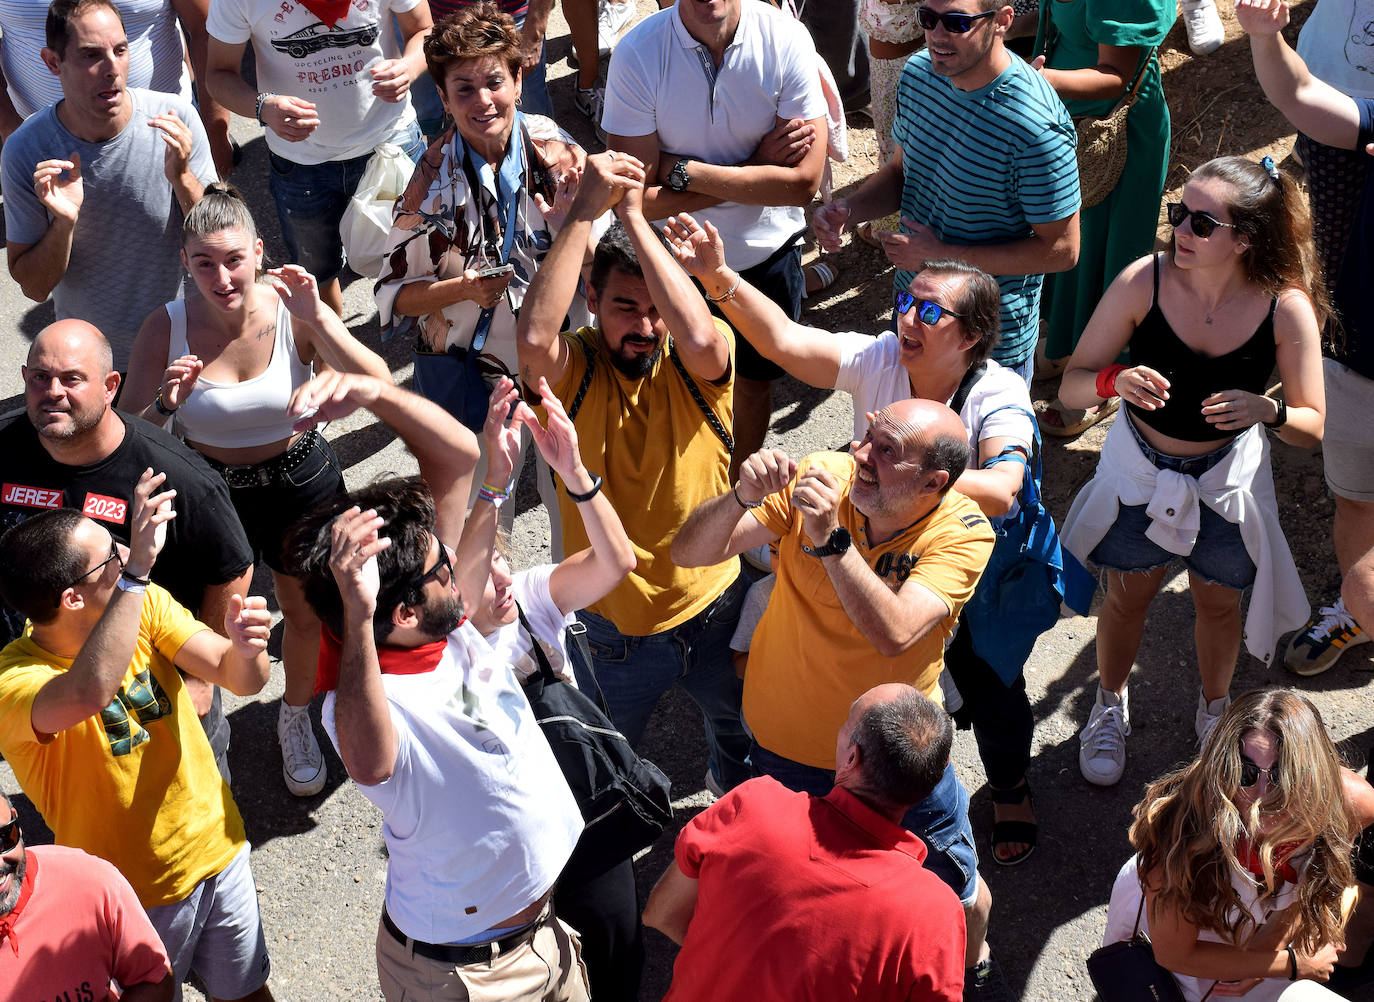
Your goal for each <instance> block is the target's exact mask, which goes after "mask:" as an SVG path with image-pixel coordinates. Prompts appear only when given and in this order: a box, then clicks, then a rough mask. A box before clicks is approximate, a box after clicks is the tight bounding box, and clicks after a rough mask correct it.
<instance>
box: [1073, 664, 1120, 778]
mask: <svg viewBox="0 0 1374 1002" xmlns="http://www.w3.org/2000/svg"><path fill="white" fill-rule="evenodd" d="M1130 733H1131V718H1130V712H1129V710H1128V709H1127V706H1126V691H1125V690H1124V689H1123V690H1122V692H1121V695H1120V696H1118V695H1117V694H1116V693H1114V692H1108V691H1107V690H1105V689H1103V688H1102V687H1101V686H1098V687H1097V701H1096V702H1095V703H1094V704H1093V712H1092V716H1090V717H1089V718H1088V726H1087V727H1085V728H1083V731H1082V732H1081V733H1080V734H1079V735H1078V741H1079V748H1078V769H1079V771H1080V772H1081V773H1083V778H1084V779H1086V780H1087V781H1088V782H1089V783H1093V784H1095V785H1097V786H1115V785H1116V783H1117V781H1118V780H1120V779H1121V774H1122V773H1123V772H1125V771H1126V735H1128V734H1130Z"/></svg>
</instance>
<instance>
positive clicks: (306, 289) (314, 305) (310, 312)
mask: <svg viewBox="0 0 1374 1002" xmlns="http://www.w3.org/2000/svg"><path fill="white" fill-rule="evenodd" d="M267 281H268V284H270V285H271V286H272V288H273V289H274V290H276V293H277V295H278V296H280V297H281V301H282V302H283V303H285V304H286V309H287V312H289V313H290V314H291V315H292V316H293V317H295V318H296V319H297V320H301V321H303V322H305V323H309V324H313V323H314V322H315V320H316V318H317V317H319V315H320V310H321V309H328V308H329V307H327V306H325V305H324V303H323V301H322V300H321V299H320V286H319V283H318V282H316V281H315V276H314V275H312V274H310V272H308V271H306V270H305V269H304V268H302V267H301V266H300V265H298V264H284V265H282V266H281V267H280V268H269V269H268V270H267Z"/></svg>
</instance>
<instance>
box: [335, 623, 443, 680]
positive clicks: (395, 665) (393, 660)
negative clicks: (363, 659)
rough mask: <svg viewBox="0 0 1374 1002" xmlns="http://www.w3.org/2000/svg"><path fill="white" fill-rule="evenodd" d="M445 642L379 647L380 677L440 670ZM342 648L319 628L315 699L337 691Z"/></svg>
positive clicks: (336, 639)
mask: <svg viewBox="0 0 1374 1002" xmlns="http://www.w3.org/2000/svg"><path fill="white" fill-rule="evenodd" d="M447 646H448V638H447V637H445V638H444V639H443V640H436V641H434V642H433V643H429V644H421V645H420V646H419V647H404V648H403V647H379V648H377V663H378V664H379V665H381V668H382V674H383V675H421V674H423V673H425V672H427V671H433V670H434V669H435V668H438V667H439V659H440V658H442V657H443V656H444V648H445V647H447ZM342 657H343V645H342V644H340V643H339V640H338V638H337V637H335V636H334V634H332V633H330V632H329V630H328V629H327V628H326V627H321V628H320V659H319V664H318V666H317V667H316V669H315V695H316V696H318V695H320V693H323V692H333V691H334V690H335V689H337V688H338V687H339V661H340V660H341V659H342Z"/></svg>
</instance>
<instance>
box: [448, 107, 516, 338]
mask: <svg viewBox="0 0 1374 1002" xmlns="http://www.w3.org/2000/svg"><path fill="white" fill-rule="evenodd" d="M453 140H454V143H455V144H457V143H462V146H463V155H462V158H461V159H462V165H463V174H464V175H465V176H466V177H467V183H468V197H469V198H475V199H477V221H478V227H479V229H481V231H482V232H481V234H480V236H481V237H482V244H483V248H482V252H483V255H484V256H485V255H486V253H487V252H488V251H489V250H492V249H494V247H495V244H494V242H493V241H492V240H491V239H490V238H489V236H488V234H490V235H492V236H494V235H495V234H497V233H500V234H501V259H500V263H501V264H506V263H507V262H508V261H509V260H510V252H511V247H512V246H514V242H515V231H516V229H517V228H518V225H517V224H518V221H519V220H518V217H519V214H520V190H521V187H522V185H521V184H520V183H518V182H517V183H513V184H512V185H511V189H510V190H509V191H506V190H505V188H504V186H503V185H502V184H501V182H502V180H503V177H504V166H505V165H504V162H503V163H500V164H495V165H492V164H488V165H487V166H488V167H490V168H491V171H492V180H493V182H494V183H495V186H496V196H497V197H496V198H491V197H490V193H489V192H488V191H487V190H486V186H485V185H483V184H482V182H481V181H480V180H479V179H478V176H477V168H476V167H475V166H474V165H473V163H472V156H471V150H470V149H469V147H468V144H467V142H466V141H465V140H464V139H463V137H462V135H461V134H460V133H459V132H458V130H457V129H456V128H455V129H454V130H453ZM508 141H509V142H510V143H511V145H512V147H513V149H512V151H511V152H512V153H514V154H515V155H516V156H517V157H518V158H519V160H518V163H519V167H520V177H521V181H524V180H526V175H527V174H528V164H526V163H525V157H526V151H525V145H526V144H525V121H524V116H523V115H522V114H521V113H520V112H519V111H517V112H516V113H515V126H514V128H512V129H511V136H510V139H509V140H508ZM509 156H510V154H507V157H509ZM484 216H485V218H486V223H485V226H483V223H482V219H483V217H484ZM495 314H496V310H495V309H494V308H492V307H484V308H483V310H482V312H481V313H480V314H479V315H478V317H477V324H476V326H475V327H474V328H473V332H472V341H471V343H470V344H469V345H468V351H481V350H482V348H483V346H484V345H485V344H486V343H487V335H488V334H490V333H491V320H492V317H493V316H495Z"/></svg>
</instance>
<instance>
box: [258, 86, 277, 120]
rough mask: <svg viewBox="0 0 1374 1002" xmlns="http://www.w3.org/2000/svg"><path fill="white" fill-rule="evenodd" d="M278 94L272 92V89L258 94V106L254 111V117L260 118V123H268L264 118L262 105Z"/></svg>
mask: <svg viewBox="0 0 1374 1002" xmlns="http://www.w3.org/2000/svg"><path fill="white" fill-rule="evenodd" d="M276 96H277V95H275V94H273V93H271V92H270V91H264V92H263V93H261V94H259V95H258V106H257V108H255V109H254V111H253V117H254V118H256V119H257V120H258V124H259V125H263V126H265V125H266V124H267V123H266V122H264V121H263V120H262V106H263V105H264V104H266V103H267V101H268V98H273V97H276Z"/></svg>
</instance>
